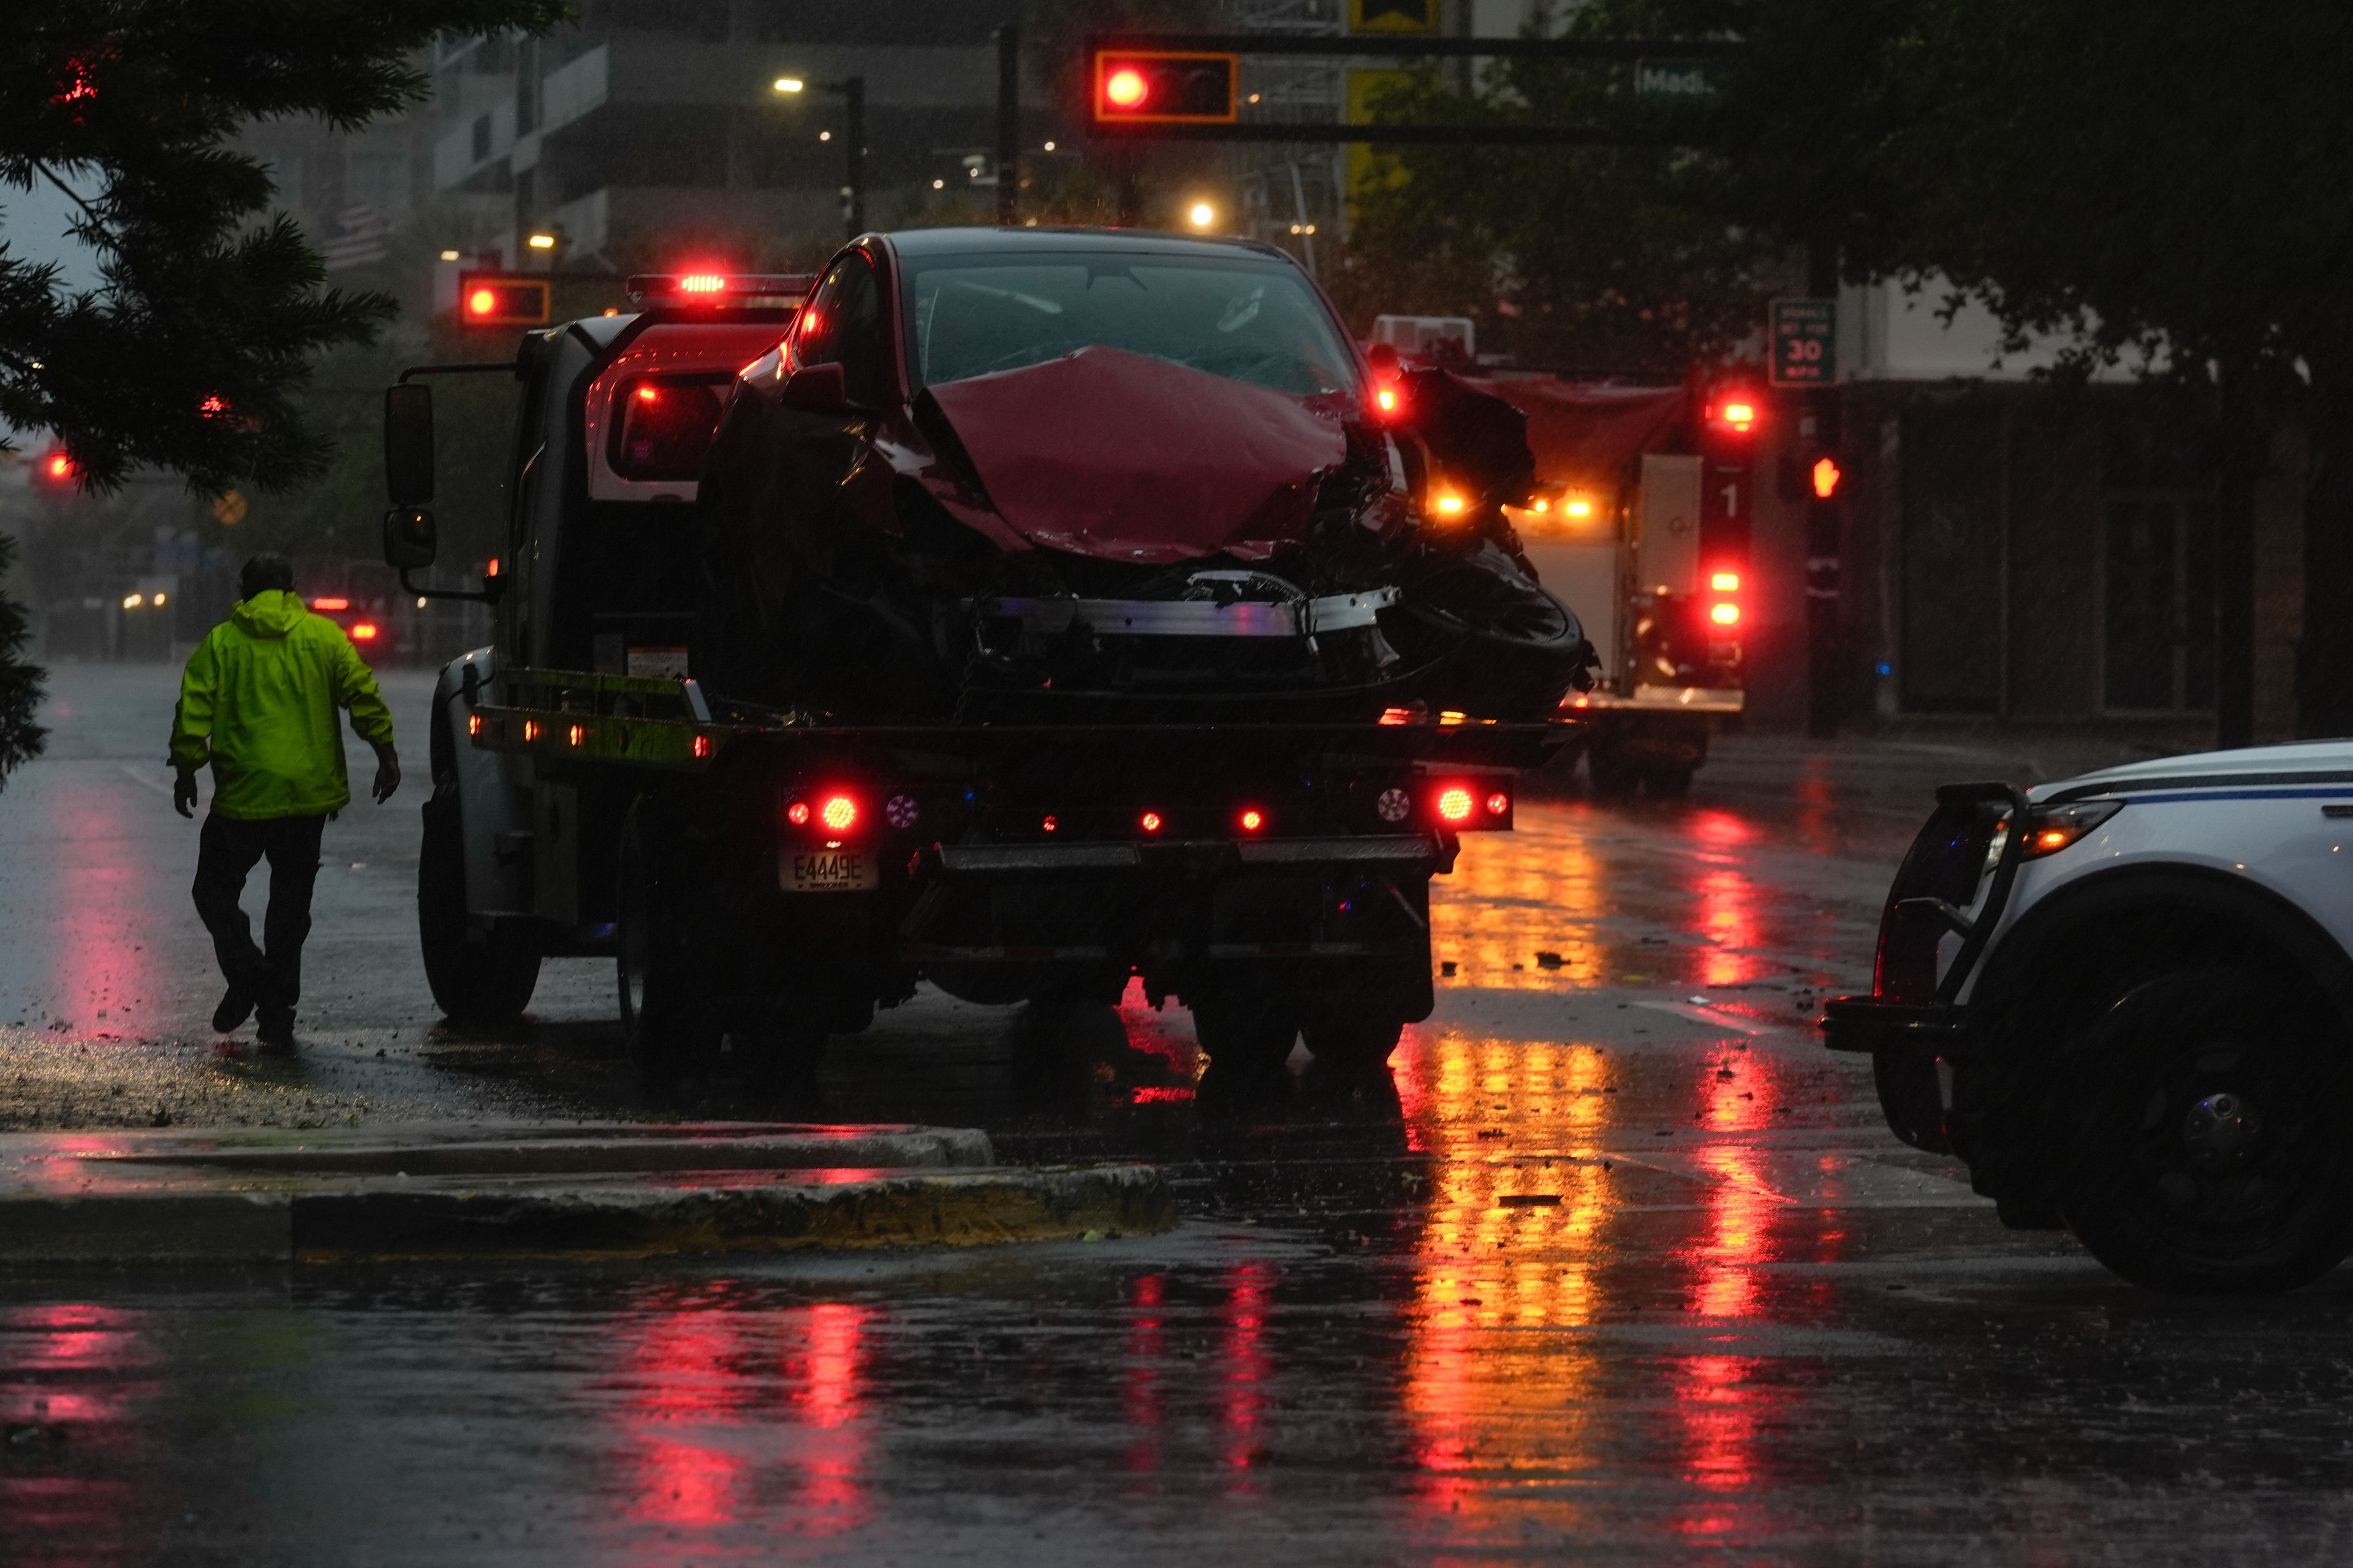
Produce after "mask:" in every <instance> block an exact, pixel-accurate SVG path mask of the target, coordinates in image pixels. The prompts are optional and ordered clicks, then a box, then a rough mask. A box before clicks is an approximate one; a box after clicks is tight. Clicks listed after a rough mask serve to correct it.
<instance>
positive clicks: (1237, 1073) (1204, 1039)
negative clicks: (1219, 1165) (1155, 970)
mask: <svg viewBox="0 0 2353 1568" xmlns="http://www.w3.org/2000/svg"><path fill="white" fill-rule="evenodd" d="M1186 1001H1187V1005H1188V1006H1189V1007H1191V1009H1192V1012H1193V1033H1194V1036H1195V1037H1196V1038H1198V1040H1199V1041H1200V1043H1201V1049H1202V1051H1203V1052H1204V1053H1206V1054H1207V1055H1208V1058H1209V1061H1208V1067H1206V1068H1203V1069H1202V1073H1201V1083H1200V1088H1199V1090H1198V1104H1200V1105H1201V1106H1202V1107H1203V1108H1204V1109H1205V1110H1243V1109H1249V1108H1252V1107H1257V1106H1262V1105H1267V1104H1271V1103H1273V1102H1276V1101H1279V1100H1284V1099H1287V1098H1288V1097H1289V1094H1290V1090H1291V1073H1290V1069H1289V1068H1288V1067H1287V1066H1286V1064H1287V1063H1288V1062H1289V1060H1290V1058H1291V1047H1292V1045H1293V1042H1295V1041H1296V1040H1297V1039H1298V1038H1299V1020H1298V1018H1297V1016H1296V1015H1295V1014H1294V1013H1293V1010H1292V1007H1291V1002H1290V998H1289V997H1287V996H1283V995H1281V994H1274V993H1271V992H1267V991H1262V990H1256V989H1250V988H1245V987H1242V986H1239V985H1236V986H1220V987H1219V988H1218V989H1216V990H1213V991H1210V992H1208V993H1207V994H1203V995H1200V996H1198V997H1187V999H1186Z"/></svg>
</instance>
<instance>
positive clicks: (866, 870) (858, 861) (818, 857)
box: [784, 849, 875, 893]
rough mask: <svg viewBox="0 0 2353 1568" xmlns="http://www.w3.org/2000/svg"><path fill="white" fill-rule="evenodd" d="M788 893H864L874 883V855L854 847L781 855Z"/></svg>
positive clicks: (872, 887) (868, 890) (871, 887)
mask: <svg viewBox="0 0 2353 1568" xmlns="http://www.w3.org/2000/svg"><path fill="white" fill-rule="evenodd" d="M785 862H786V863H785V876H784V884H785V891H786V892H788V893H864V892H871V891H872V890H873V889H874V887H875V878H874V858H873V857H872V856H871V855H867V854H863V853H860V851H858V850H855V849H820V850H815V851H812V852H810V853H807V854H801V853H798V852H788V853H787V854H786V856H785Z"/></svg>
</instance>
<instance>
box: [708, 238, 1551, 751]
mask: <svg viewBox="0 0 2353 1568" xmlns="http://www.w3.org/2000/svg"><path fill="white" fill-rule="evenodd" d="M1533 478H1534V463H1533V459H1532V458H1530V457H1529V454H1528V450H1527V442H1526V436H1525V419H1524V416H1521V415H1520V414H1519V413H1518V411H1516V410H1514V409H1513V408H1512V407H1511V406H1510V405H1507V404H1504V402H1502V401H1501V400H1500V399H1497V398H1494V397H1492V396H1489V395H1485V394H1482V393H1480V392H1477V391H1475V390H1473V389H1472V388H1471V387H1469V386H1468V385H1466V384H1463V383H1462V382H1461V381H1458V380H1456V379H1455V378H1453V377H1452V376H1451V375H1448V374H1446V373H1444V372H1442V371H1425V372H1419V373H1414V374H1399V373H1398V367H1397V365H1396V363H1395V361H1394V360H1391V361H1389V362H1388V363H1386V364H1380V365H1376V364H1375V363H1370V362H1368V361H1367V359H1366V357H1365V356H1364V355H1363V354H1362V353H1359V352H1358V350H1357V349H1356V345H1355V343H1354V342H1353V341H1352V340H1351V339H1350V338H1349V336H1348V334H1347V331H1346V330H1345V327H1344V326H1343V324H1342V322H1341V321H1340V319H1339V317H1338V315H1337V313H1336V312H1335V310H1334V309H1333V308H1332V305H1331V303H1330V301H1329V300H1326V299H1325V297H1324V294H1323V292H1322V291H1321V290H1320V289H1317V288H1316V286H1315V284H1314V282H1313V281H1312V280H1311V279H1309V278H1308V277H1307V276H1306V275H1305V273H1304V272H1303V271H1302V270H1301V269H1300V268H1298V266H1297V265H1296V264H1295V263H1293V261H1292V259H1291V258H1290V257H1288V256H1287V255H1285V254H1284V253H1283V252H1282V251H1281V250H1279V249H1277V248H1275V247H1271V246H1261V245H1254V244H1249V243H1244V242H1239V241H1208V240H1195V239H1187V238H1181V237H1173V236H1155V235H1144V234H1130V233H1098V232H1087V231H1069V230H1038V229H1014V230H999V229H937V230H928V231H919V232H913V233H903V234H895V235H888V236H870V237H867V238H865V239H863V240H861V241H860V242H859V243H858V244H857V245H856V246H854V247H851V248H849V249H848V250H846V251H844V252H843V253H842V254H841V255H840V256H839V258H836V259H835V260H834V262H833V263H832V265H831V266H830V267H829V268H828V269H827V270H826V271H825V273H824V274H823V275H822V277H821V279H820V280H819V282H818V286H817V288H816V289H815V290H814V291H813V292H812V293H811V295H810V296H809V298H808V300H807V303H806V305H805V306H804V307H803V308H802V310H801V311H800V312H799V315H798V317H797V320H796V321H795V322H794V324H793V327H792V330H791V331H790V333H789V334H788V335H787V336H786V338H785V340H784V342H782V343H780V344H779V345H778V346H777V347H776V349H775V350H774V351H772V352H771V353H767V354H765V355H764V356H762V357H761V358H760V359H759V360H757V361H755V362H754V363H753V364H751V365H750V366H749V367H747V368H746V369H745V371H744V374H742V376H741V377H740V378H739V380H738V383H737V386H736V389H735V392H734V395H733V397H732V399H731V400H730V401H729V403H728V405H727V408H726V412H725V415H724V417H723V420H722V422H721V425H720V428H719V432H718V436H717V438H716V440H715V441H714V443H713V445H712V449H711V452H710V455H709V458H708V459H707V465H706V468H705V470H704V474H703V483H702V498H701V499H702V508H703V519H704V521H703V526H704V527H705V528H706V529H707V530H708V531H709V533H708V536H707V540H706V551H705V561H706V574H707V587H706V597H705V599H704V602H703V604H702V615H701V623H702V629H703V636H704V643H703V647H702V648H701V649H700V650H699V653H698V668H701V669H702V671H704V672H705V673H706V674H707V676H708V678H709V684H710V685H711V686H712V688H714V689H718V690H723V691H726V692H729V693H731V694H735V695H739V696H741V697H744V698H747V699H750V700H755V701H759V702H764V703H767V704H772V705H774V706H776V707H778V708H787V709H792V710H798V711H802V712H806V713H809V714H812V715H821V716H826V717H829V718H835V719H856V720H859V721H879V720H884V719H894V720H919V719H920V720H946V721H979V722H991V721H995V722H1004V721H1030V722H1065V721H1067V722H1087V721H1137V720H1154V719H1166V720H1171V721H1200V720H1206V719H1217V718H1227V717H1231V718H1250V719H1256V720H1275V719H1317V720H1324V721H1338V720H1352V719H1372V718H1375V717H1377V716H1378V715H1379V714H1381V713H1382V712H1385V711H1388V710H1393V709H1404V710H1416V709H1419V710H1428V711H1432V712H1460V713H1463V714H1467V715H1470V716H1472V717H1476V718H1496V719H1531V718H1540V717H1544V716H1546V715H1548V714H1550V713H1552V712H1553V711H1554V710H1555V709H1556V706H1557V705H1558V703H1559V701H1560V700H1561V698H1562V696H1563V694H1564V693H1565V692H1566V691H1567V690H1568V689H1570V688H1571V687H1573V686H1580V685H1583V684H1586V683H1588V682H1589V679H1590V677H1589V674H1588V669H1589V668H1590V666H1591V665H1592V663H1593V654H1592V650H1591V649H1590V647H1588V645H1587V643H1586V640H1585V637H1584V635H1583V632H1582V629H1581V628H1580V626H1578V623H1577V617H1576V616H1575V615H1574V614H1572V613H1571V612H1570V611H1569V610H1568V608H1567V606H1565V605H1562V604H1561V603H1560V602H1559V601H1558V600H1557V599H1556V598H1555V597H1554V596H1553V595H1550V594H1548V593H1546V591H1545V589H1544V588H1543V587H1542V586H1541V585H1539V584H1538V583H1537V582H1536V580H1535V573H1534V571H1533V570H1532V569H1531V568H1530V567H1529V566H1528V564H1527V562H1526V559H1525V556H1524V555H1523V554H1522V552H1521V551H1520V548H1519V543H1518V541H1517V540H1516V538H1514V535H1513V532H1512V530H1511V527H1510V525H1509V523H1508V522H1506V521H1504V515H1503V511H1502V508H1503V506H1504V505H1505V504H1507V503H1517V502H1519V501H1522V500H1525V497H1526V494H1527V492H1528V489H1529V488H1530V486H1531V483H1532V481H1533Z"/></svg>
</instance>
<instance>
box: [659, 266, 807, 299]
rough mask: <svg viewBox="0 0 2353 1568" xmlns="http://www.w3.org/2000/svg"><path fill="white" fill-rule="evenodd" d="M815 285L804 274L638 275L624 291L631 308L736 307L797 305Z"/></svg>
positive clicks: (678, 273)
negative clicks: (756, 303)
mask: <svg viewBox="0 0 2353 1568" xmlns="http://www.w3.org/2000/svg"><path fill="white" fill-rule="evenodd" d="M816 284H817V277H816V275H815V274H814V273H808V272H639V273H636V274H633V275H632V276H631V277H630V279H629V280H628V284H627V288H628V294H629V303H630V304H632V305H643V304H647V303H649V302H652V303H657V304H683V305H717V304H729V305H739V304H744V303H746V302H748V301H750V300H787V301H789V302H791V303H793V304H798V303H800V301H801V300H803V299H805V298H806V297H807V294H808V291H809V290H810V289H812V288H814V287H815V286H816Z"/></svg>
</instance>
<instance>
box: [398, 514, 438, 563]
mask: <svg viewBox="0 0 2353 1568" xmlns="http://www.w3.org/2000/svg"><path fill="white" fill-rule="evenodd" d="M440 546H441V537H440V531H439V530H438V528H436V527H435V526H434V522H433V514H432V513H431V512H429V511H427V510H424V509H423V508H422V507H413V506H411V507H400V506H396V507H394V508H393V509H392V510H390V511H388V512H385V514H384V559H385V564H386V565H389V566H391V567H392V568H393V569H394V570H396V571H400V572H415V571H417V570H419V569H421V568H423V567H427V566H430V565H432V564H433V557H434V556H435V555H437V554H438V553H439V552H440Z"/></svg>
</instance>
